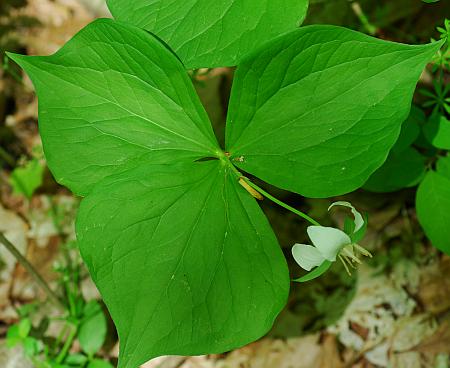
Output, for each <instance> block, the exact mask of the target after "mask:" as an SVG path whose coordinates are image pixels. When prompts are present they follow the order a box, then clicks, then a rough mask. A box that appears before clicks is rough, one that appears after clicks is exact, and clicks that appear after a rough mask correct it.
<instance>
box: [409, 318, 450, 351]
mask: <svg viewBox="0 0 450 368" xmlns="http://www.w3.org/2000/svg"><path fill="white" fill-rule="evenodd" d="M412 350H414V351H419V352H421V353H429V354H439V353H447V354H450V323H449V321H445V322H444V323H442V324H441V325H440V327H439V328H438V330H437V331H436V332H435V333H434V334H433V335H431V336H429V337H427V338H426V339H425V340H423V341H422V342H421V343H420V344H419V345H417V346H415V347H414V348H413V349H412Z"/></svg>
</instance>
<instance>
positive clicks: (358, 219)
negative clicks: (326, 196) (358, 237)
mask: <svg viewBox="0 0 450 368" xmlns="http://www.w3.org/2000/svg"><path fill="white" fill-rule="evenodd" d="M334 206H344V207H348V208H350V210H351V211H352V213H353V217H354V218H355V221H354V222H355V230H354V231H353V232H354V233H356V232H357V231H358V230H359V229H361V228H362V227H363V225H364V219H363V217H362V215H361V214H360V213H359V212H358V211H357V210H356V208H355V207H353V206H352V204H351V203H350V202H345V201H338V202H334V203H332V204H331V206H330V207H328V211H329V210H331V209H332V208H333V207H334Z"/></svg>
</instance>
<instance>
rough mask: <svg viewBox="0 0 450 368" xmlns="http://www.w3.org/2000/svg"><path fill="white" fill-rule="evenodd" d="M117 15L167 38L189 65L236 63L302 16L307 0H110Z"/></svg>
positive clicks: (121, 19) (281, 32) (294, 25)
mask: <svg viewBox="0 0 450 368" xmlns="http://www.w3.org/2000/svg"><path fill="white" fill-rule="evenodd" d="M107 3H108V7H109V9H110V11H111V13H112V14H113V16H114V17H115V18H116V19H118V20H120V21H124V22H128V23H131V24H133V25H136V26H138V27H141V28H144V29H146V30H148V31H150V32H152V33H154V34H156V35H157V36H158V37H160V38H161V39H163V40H164V41H165V42H167V44H168V45H170V47H171V48H172V49H173V50H174V51H175V52H176V53H177V55H178V56H179V57H180V58H181V60H182V61H183V62H184V64H185V65H186V68H188V69H194V68H203V67H209V68H210V67H216V66H233V65H237V64H238V63H239V61H240V60H241V58H242V57H243V56H244V55H245V54H247V53H248V52H249V51H251V50H252V49H254V48H256V47H258V46H260V45H262V44H263V43H264V42H265V41H267V40H270V39H272V38H274V37H276V36H279V35H280V34H283V33H286V32H289V31H292V30H294V29H295V28H297V27H298V26H299V25H300V24H301V22H302V21H303V19H304V17H305V15H306V11H307V8H308V0H295V1H292V0H227V1H214V0H213V1H211V0H183V1H173V0H108V1H107Z"/></svg>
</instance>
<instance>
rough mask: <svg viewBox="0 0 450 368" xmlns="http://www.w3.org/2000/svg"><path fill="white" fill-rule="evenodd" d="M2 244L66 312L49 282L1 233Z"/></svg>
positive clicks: (0, 240) (0, 241)
mask: <svg viewBox="0 0 450 368" xmlns="http://www.w3.org/2000/svg"><path fill="white" fill-rule="evenodd" d="M0 243H2V244H3V245H4V246H5V248H6V249H7V250H8V251H9V252H10V253H11V254H12V255H13V256H14V258H15V259H16V260H17V262H19V263H20V264H21V265H22V267H23V268H25V269H26V270H27V271H28V273H29V274H30V275H31V276H32V277H33V279H34V281H36V283H37V284H38V285H39V286H40V287H41V288H42V290H44V291H45V293H46V294H47V296H48V297H49V298H50V299H51V300H52V301H53V302H54V303H55V304H56V305H57V306H58V307H60V308H61V309H63V310H65V306H64V304H63V303H62V302H61V300H59V298H58V296H57V295H56V294H55V292H54V291H53V290H52V289H50V287H49V286H48V284H47V282H45V280H44V279H43V278H42V276H41V275H40V274H39V273H38V272H37V271H36V269H35V268H34V267H33V265H32V264H31V263H30V262H28V260H27V259H26V258H25V257H24V256H23V255H22V254H21V253H20V252H19V250H18V249H17V248H16V247H15V246H14V244H12V243H11V242H10V241H9V240H8V239H6V237H5V235H4V234H3V233H2V232H0Z"/></svg>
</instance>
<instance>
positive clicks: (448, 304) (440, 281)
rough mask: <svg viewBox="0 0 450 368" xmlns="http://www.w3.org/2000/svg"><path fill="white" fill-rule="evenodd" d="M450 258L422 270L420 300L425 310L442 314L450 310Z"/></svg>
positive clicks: (445, 257) (444, 258)
mask: <svg viewBox="0 0 450 368" xmlns="http://www.w3.org/2000/svg"><path fill="white" fill-rule="evenodd" d="M449 295H450V257H448V256H444V257H443V258H442V260H441V261H440V262H439V263H435V264H432V265H430V266H428V267H427V268H425V269H424V270H422V272H421V280H420V286H419V293H418V298H419V300H420V302H421V304H422V305H423V307H424V309H425V310H426V311H427V312H429V313H432V314H435V315H437V314H441V313H443V312H445V311H447V310H449V309H450V297H449Z"/></svg>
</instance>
